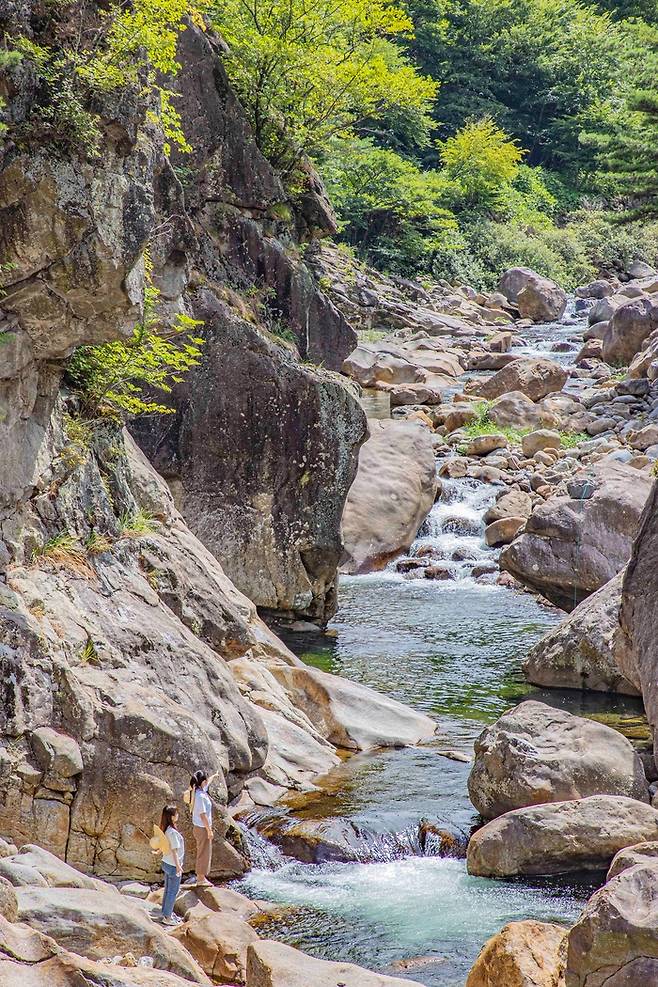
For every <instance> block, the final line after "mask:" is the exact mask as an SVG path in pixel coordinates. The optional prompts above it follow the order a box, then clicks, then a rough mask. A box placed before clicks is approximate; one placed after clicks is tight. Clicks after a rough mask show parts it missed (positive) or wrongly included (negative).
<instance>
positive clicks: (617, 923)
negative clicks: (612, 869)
mask: <svg viewBox="0 0 658 987" xmlns="http://www.w3.org/2000/svg"><path fill="white" fill-rule="evenodd" d="M657 930H658V861H655V860H647V861H645V862H644V863H640V864H637V865H636V866H634V867H631V868H630V869H629V870H625V871H624V872H623V873H622V874H620V875H619V876H618V877H615V878H614V879H613V880H611V881H608V883H607V884H606V885H605V886H604V887H602V888H601V890H600V891H597V892H596V893H595V894H594V895H592V897H591V898H590V900H589V902H588V903H587V905H586V906H585V909H584V911H583V913H582V915H581V916H580V918H579V919H578V921H577V922H576V924H575V926H574V927H573V929H571V931H570V933H569V940H568V951H567V968H566V987H594V985H598V984H608V985H610V987H626V985H628V987H635V985H636V984H637V985H640V984H653V983H657V982H658V931H657Z"/></svg>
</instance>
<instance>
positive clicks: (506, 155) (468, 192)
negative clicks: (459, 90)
mask: <svg viewBox="0 0 658 987" xmlns="http://www.w3.org/2000/svg"><path fill="white" fill-rule="evenodd" d="M523 153H524V152H523V151H522V150H521V148H520V147H519V146H518V145H517V144H516V143H515V141H513V140H510V138H509V137H508V136H507V134H506V133H505V132H504V131H503V130H501V129H500V127H497V126H496V124H495V123H494V122H493V120H492V119H491V118H490V117H484V118H483V119H482V120H473V121H469V122H468V123H467V124H466V125H465V126H464V127H462V129H461V130H459V131H458V132H457V133H456V134H455V135H454V136H453V137H448V139H447V140H445V141H443V143H442V144H440V145H439V157H440V159H441V163H442V165H443V174H444V176H445V178H446V179H447V180H448V182H451V183H452V185H453V188H454V190H453V193H452V195H453V197H454V205H455V206H457V207H458V208H461V209H471V210H477V211H479V212H493V211H495V209H496V207H497V205H498V203H499V200H500V196H501V194H502V192H503V190H504V189H506V188H509V187H510V185H511V183H512V181H513V180H514V178H515V177H516V175H517V171H518V166H519V163H520V161H521V158H522V157H523Z"/></svg>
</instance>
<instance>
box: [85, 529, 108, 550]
mask: <svg viewBox="0 0 658 987" xmlns="http://www.w3.org/2000/svg"><path fill="white" fill-rule="evenodd" d="M111 548H112V542H111V541H110V539H109V538H108V537H107V535H100V534H99V533H98V532H97V531H92V532H91V534H90V535H89V537H88V538H87V541H86V542H85V550H86V552H87V555H91V556H94V555H102V554H103V552H109V551H110V549H111Z"/></svg>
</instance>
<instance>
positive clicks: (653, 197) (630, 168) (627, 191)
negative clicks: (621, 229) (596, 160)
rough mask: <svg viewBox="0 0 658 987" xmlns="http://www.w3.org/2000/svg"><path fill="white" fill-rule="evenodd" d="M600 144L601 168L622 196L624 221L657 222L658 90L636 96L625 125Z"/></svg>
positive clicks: (643, 92)
mask: <svg viewBox="0 0 658 987" xmlns="http://www.w3.org/2000/svg"><path fill="white" fill-rule="evenodd" d="M602 145H603V153H602V163H603V166H604V167H605V168H607V170H608V171H609V172H610V173H611V174H612V175H613V176H614V178H615V180H616V184H617V187H618V190H619V191H620V192H621V193H622V194H623V195H624V196H625V200H626V203H627V208H626V211H625V218H626V219H640V218H642V219H649V218H650V219H658V89H646V90H644V91H642V92H638V93H635V94H634V95H633V96H632V97H631V99H630V100H629V114H628V116H627V117H626V119H625V125H624V126H621V127H620V128H619V129H618V132H617V133H616V135H615V136H614V138H610V139H608V140H605V141H603V142H602Z"/></svg>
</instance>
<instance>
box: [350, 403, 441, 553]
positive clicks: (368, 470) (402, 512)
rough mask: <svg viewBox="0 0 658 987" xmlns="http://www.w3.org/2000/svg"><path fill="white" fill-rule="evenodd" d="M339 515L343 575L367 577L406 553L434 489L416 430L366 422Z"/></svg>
mask: <svg viewBox="0 0 658 987" xmlns="http://www.w3.org/2000/svg"><path fill="white" fill-rule="evenodd" d="M370 433H371V434H370V438H369V439H368V441H367V442H366V443H365V445H364V446H363V448H362V450H361V454H360V458H359V468H358V472H357V475H356V479H355V480H354V483H353V485H352V487H351V489H350V492H349V495H348V498H347V502H346V505H345V511H344V514H343V529H342V530H343V541H344V544H345V555H344V559H343V563H342V565H341V569H342V571H344V572H368V571H372V570H373V569H381V568H383V567H384V566H385V565H386V563H387V562H388V561H389V560H390V559H392V558H394V557H395V556H396V555H399V554H400V553H401V552H405V551H408V550H409V547H410V546H411V543H412V541H413V540H414V538H415V537H416V534H417V532H418V529H419V528H420V526H421V524H422V522H423V521H424V519H425V517H426V516H427V514H428V513H429V511H430V509H431V507H432V505H433V503H434V495H435V490H436V477H435V465H434V452H433V449H432V443H431V439H430V436H429V434H428V432H427V430H426V429H424V428H423V427H421V426H420V425H417V424H414V423H411V422H403V421H388V422H383V421H371V422H370Z"/></svg>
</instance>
